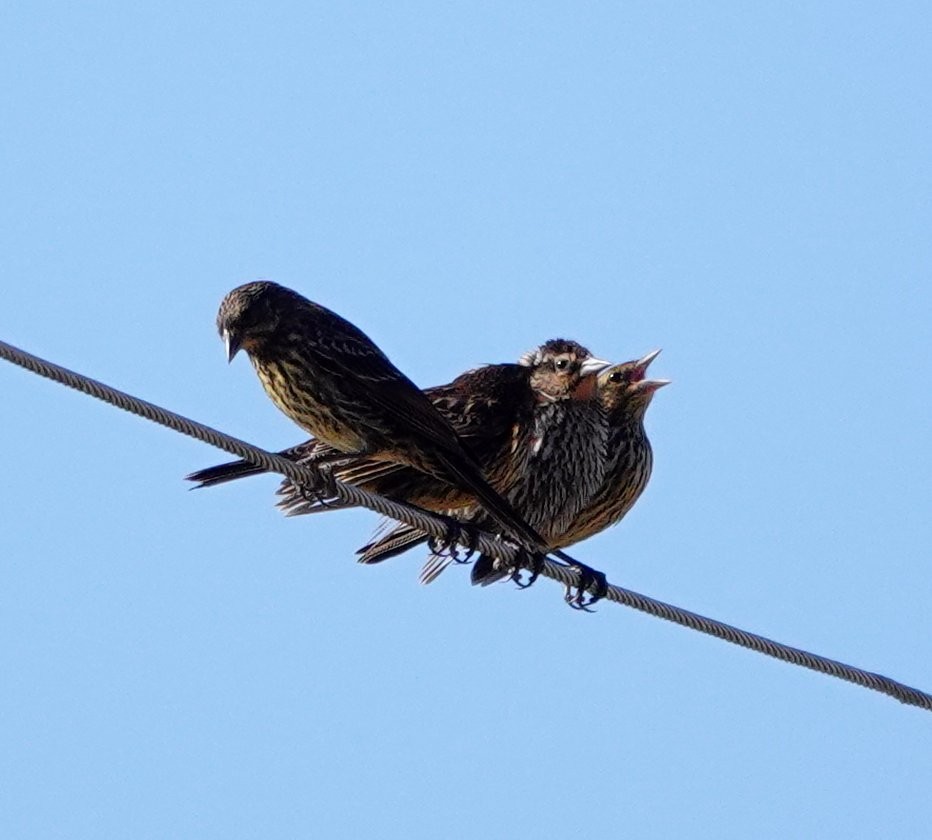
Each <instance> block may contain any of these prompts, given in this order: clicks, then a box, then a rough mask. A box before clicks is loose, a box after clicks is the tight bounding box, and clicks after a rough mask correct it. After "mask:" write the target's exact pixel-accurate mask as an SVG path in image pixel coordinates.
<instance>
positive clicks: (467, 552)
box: [427, 520, 479, 563]
mask: <svg viewBox="0 0 932 840" xmlns="http://www.w3.org/2000/svg"><path fill="white" fill-rule="evenodd" d="M446 528H447V530H446V533H445V534H444V535H443V536H442V537H428V538H427V547H428V548H429V549H430V552H431V554H435V555H436V556H438V557H448V558H449V559H450V560H451V561H453V562H454V563H468V562H469V561H470V560H471V559H472V557H473V555H474V554H475V553H476V548H477V545H478V542H479V534H478V532H477V531H476V529H475V528H472V527H470V526H469V525H463V524H462V523H459V522H454V521H453V520H448V521H447V523H446Z"/></svg>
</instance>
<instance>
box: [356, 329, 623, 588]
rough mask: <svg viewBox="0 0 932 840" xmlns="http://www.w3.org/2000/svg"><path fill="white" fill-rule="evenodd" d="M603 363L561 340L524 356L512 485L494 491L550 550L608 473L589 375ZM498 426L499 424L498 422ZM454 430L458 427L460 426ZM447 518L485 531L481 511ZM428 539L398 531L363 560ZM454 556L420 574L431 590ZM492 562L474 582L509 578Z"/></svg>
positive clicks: (510, 460)
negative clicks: (513, 508) (470, 524)
mask: <svg viewBox="0 0 932 840" xmlns="http://www.w3.org/2000/svg"><path fill="white" fill-rule="evenodd" d="M597 366H599V367H604V366H605V363H604V362H601V361H600V360H597V359H593V358H592V355H591V353H590V352H589V351H588V350H587V349H586V348H584V347H582V346H581V345H580V344H577V343H576V342H572V341H566V340H563V339H555V340H551V341H548V342H546V343H545V344H543V345H541V346H540V347H538V348H537V349H536V350H533V351H531V352H529V353H526V354H525V355H524V356H522V357H521V359H520V361H519V364H518V367H519V368H524V369H525V370H526V371H527V373H526V384H525V386H524V396H523V398H522V404H523V407H522V408H521V411H520V412H519V414H518V415H517V416H516V417H515V419H514V420H512V421H510V422H509V425H510V426H511V428H512V434H511V436H510V437H511V440H510V446H509V448H508V451H507V452H506V453H504V460H505V461H506V463H507V470H506V471H505V473H506V475H507V482H506V483H504V484H499V485H496V489H498V490H499V491H500V492H501V493H503V494H504V495H505V498H507V499H508V501H509V502H511V504H512V505H513V506H514V507H515V509H516V510H517V511H518V512H519V513H520V514H521V516H522V517H524V519H525V520H526V521H527V522H528V523H529V524H530V525H531V526H532V527H533V528H535V530H537V532H538V533H540V534H541V535H542V536H543V537H544V539H546V540H547V543H548V545H550V544H552V543H553V542H554V540H555V538H556V537H558V536H559V535H561V534H562V533H564V532H565V531H566V530H567V529H568V528H569V527H570V524H571V523H572V522H573V521H574V520H575V519H576V517H577V515H578V513H579V511H580V510H582V508H583V507H584V506H585V505H586V504H587V503H588V502H589V501H590V500H591V499H592V497H593V496H594V495H595V493H596V491H597V490H598V489H599V487H600V486H601V484H602V480H603V477H604V474H605V464H606V445H607V436H608V428H607V423H606V421H605V417H604V414H603V413H602V411H601V409H600V407H599V405H598V403H597V402H596V400H595V399H594V398H595V394H596V389H595V385H596V380H595V376H594V375H593V374H592V373H591V371H593V370H597V369H599V367H597ZM498 422H501V418H499V420H498ZM454 425H456V423H455V421H454ZM445 512H446V513H448V514H451V515H453V516H455V517H456V518H458V519H461V520H463V521H467V522H472V523H474V524H477V525H479V526H480V527H488V522H487V520H486V518H485V517H484V516H483V515H482V512H481V511H479V510H478V509H477V508H476V507H475V506H471V507H468V508H461V509H460V510H455V511H454V510H446V511H445ZM424 541H425V537H424V535H423V533H422V532H420V531H418V530H417V529H416V528H412V527H410V526H408V525H403V524H402V525H396V526H395V527H394V528H392V529H390V530H389V531H388V532H387V533H385V534H383V535H381V536H378V537H377V538H376V539H375V540H373V541H372V542H370V543H369V544H367V545H365V546H363V548H361V549H360V551H359V554H360V560H361V561H362V562H364V563H374V562H378V561H379V560H384V559H387V558H388V557H392V556H394V555H396V554H399V553H401V552H402V551H405V550H407V549H408V548H410V547H412V546H414V545H417V544H419V543H422V542H424ZM450 562H452V559H451V557H450V556H449V554H448V553H440V554H437V555H434V556H432V557H431V558H430V559H429V560H428V561H427V564H426V565H425V567H424V569H423V570H422V572H421V580H422V581H423V582H425V583H429V582H430V581H432V580H434V579H435V578H436V577H437V575H438V574H440V572H442V571H443V569H445V568H446V567H447V566H448V565H449V564H450ZM493 565H494V564H492V562H491V560H490V559H489V558H485V560H484V561H483V560H482V558H480V560H477V562H476V563H475V564H474V565H473V571H472V578H473V582H474V583H483V584H486V583H491V582H493V580H498V579H499V578H501V577H503V576H504V575H505V574H506V572H505V571H504V570H501V571H500V572H499V571H496V570H494V569H493V568H492V567H493Z"/></svg>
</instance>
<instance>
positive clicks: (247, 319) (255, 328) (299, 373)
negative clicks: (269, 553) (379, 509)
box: [217, 281, 547, 553]
mask: <svg viewBox="0 0 932 840" xmlns="http://www.w3.org/2000/svg"><path fill="white" fill-rule="evenodd" d="M217 329H218V331H219V332H220V335H221V337H222V338H223V340H224V341H225V343H226V347H227V357H228V359H230V360H232V359H233V357H234V356H235V355H236V353H237V352H238V351H239V350H240V349H243V350H245V351H246V352H247V353H248V354H249V358H250V361H251V362H252V364H253V366H254V367H255V369H256V373H257V374H258V376H259V380H260V381H261V382H262V385H263V387H264V388H265V391H266V393H267V394H268V395H269V397H270V398H271V399H272V401H273V402H274V403H275V404H276V405H277V406H278V407H279V408H280V409H281V410H282V411H283V412H284V413H285V414H286V415H287V416H288V417H290V418H291V419H292V420H294V421H295V422H296V423H297V424H298V425H299V426H301V427H302V428H304V429H306V430H307V431H309V432H310V433H311V434H313V435H314V436H315V437H316V438H317V439H318V440H319V441H321V442H322V443H323V444H326V445H328V446H330V447H331V448H332V450H334V452H333V453H331V456H330V457H328V458H327V460H332V459H333V458H339V457H340V455H341V454H346V455H355V456H364V457H366V458H369V459H372V460H375V461H389V462H394V463H399V464H405V465H408V466H410V467H413V468H414V469H416V470H418V471H420V472H422V473H425V474H426V475H428V476H430V477H432V478H434V479H436V480H438V481H440V482H443V483H445V484H448V485H451V486H452V487H453V488H455V489H456V490H458V491H460V492H462V493H464V494H467V495H468V496H469V497H470V498H475V499H478V500H479V503H480V504H481V505H482V507H483V508H484V509H485V511H486V512H487V513H488V514H489V516H490V517H491V518H492V519H493V520H494V521H495V522H496V523H497V524H498V525H499V527H501V528H502V529H503V530H504V531H505V533H506V534H508V535H509V536H511V537H513V538H515V539H517V540H518V542H519V544H521V545H523V546H524V547H525V548H528V549H530V550H531V551H533V552H543V553H546V552H547V543H546V541H545V540H544V539H543V538H542V537H541V536H540V535H539V534H538V533H537V532H536V531H535V530H534V529H533V528H532V527H531V526H530V525H528V524H527V523H526V522H525V521H524V520H523V519H522V518H521V517H520V516H519V515H518V514H517V513H516V512H515V510H514V509H513V507H512V506H511V505H510V504H509V503H508V502H507V501H506V500H505V499H503V498H502V496H500V495H499V494H498V493H496V492H495V490H494V489H493V488H492V487H490V486H489V484H488V482H487V481H486V479H485V477H484V476H483V473H482V469H481V468H480V466H479V464H478V463H477V462H476V460H475V458H474V456H473V455H472V454H471V453H470V452H469V450H468V449H467V448H466V447H465V446H464V444H463V443H462V442H461V440H460V439H459V437H457V434H456V432H455V431H454V430H453V428H452V427H451V425H450V423H449V422H448V421H447V420H446V419H445V418H444V417H443V416H442V415H441V414H440V413H439V412H438V411H437V410H436V408H434V406H433V405H432V403H431V401H430V399H428V397H427V396H425V394H424V393H423V392H422V391H420V390H419V389H418V388H417V386H416V385H415V384H414V383H413V382H412V381H411V380H410V379H408V377H406V376H405V375H404V374H403V373H402V372H401V371H400V370H398V368H396V367H395V366H394V365H393V364H392V363H391V361H389V359H388V357H387V356H385V354H384V353H383V352H382V351H381V350H380V349H379V348H378V347H377V346H376V345H375V343H374V342H373V341H372V340H371V339H370V338H369V337H368V336H367V335H366V334H365V333H363V332H362V331H361V330H360V329H358V328H357V327H356V326H354V325H353V324H351V323H350V322H349V321H347V320H346V319H344V318H342V317H340V316H339V315H337V314H336V313H335V312H332V311H330V310H329V309H326V308H325V307H323V306H320V305H319V304H316V303H313V302H311V301H309V300H308V299H307V298H305V297H303V296H301V295H299V294H298V293H297V292H294V291H292V290H291V289H287V288H285V287H283V286H279V285H278V284H276V283H270V282H267V281H261V282H255V283H247V284H245V285H243V286H239V287H238V288H236V289H234V290H233V291H231V292H230V293H229V294H228V295H227V296H226V297H225V298H224V299H223V301H222V303H221V304H220V311H219V313H218V315H217Z"/></svg>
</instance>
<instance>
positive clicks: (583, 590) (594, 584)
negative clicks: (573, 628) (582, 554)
mask: <svg viewBox="0 0 932 840" xmlns="http://www.w3.org/2000/svg"><path fill="white" fill-rule="evenodd" d="M570 568H571V569H572V570H573V571H574V572H576V573H577V574H578V575H579V580H578V582H577V583H576V585H575V586H571V585H569V584H567V586H566V592H565V594H564V596H563V597H564V600H565V601H566V603H567V604H569V605H570V606H571V607H572V608H573V609H574V610H580V611H582V612H595V610H593V609H592V606H593V604H595V603H596V602H598V601H601V600H602V599H603V598H604V597H605V596H606V594H607V593H608V580H607V579H606V577H605V573H604V572H600V571H598V570H597V569H593V568H592V567H591V566H587V565H586V564H585V563H580V562H578V561H573V563H572V565H571V566H570Z"/></svg>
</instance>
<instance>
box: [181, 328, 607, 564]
mask: <svg viewBox="0 0 932 840" xmlns="http://www.w3.org/2000/svg"><path fill="white" fill-rule="evenodd" d="M607 366H608V363H607V362H604V361H602V360H600V359H595V358H593V357H592V354H591V353H590V352H589V351H588V350H586V349H585V348H584V347H582V346H581V345H579V344H577V343H576V342H572V341H566V340H563V339H553V340H551V341H548V342H546V343H545V344H543V345H541V347H539V348H537V349H536V350H534V351H532V352H530V353H527V354H525V355H524V356H523V357H522V358H521V360H520V362H519V364H500V365H487V366H485V367H481V368H478V369H476V370H473V371H469V372H467V373H464V374H462V375H460V376H458V377H457V378H456V379H455V380H453V382H451V383H449V384H448V385H441V386H437V387H435V388H428V389H427V390H426V391H425V394H426V395H427V397H428V398H429V399H430V401H431V402H432V403H433V405H434V407H435V408H436V409H437V410H438V411H439V412H440V413H441V414H442V415H444V417H446V418H447V420H448V421H449V422H450V424H451V426H452V427H453V428H454V430H455V431H456V432H457V434H458V435H459V437H460V438H461V440H463V442H464V443H465V444H466V445H467V446H468V447H469V449H470V450H471V451H472V452H473V453H474V454H475V455H476V457H477V459H478V461H479V464H480V466H481V467H482V469H483V471H484V473H485V474H486V476H487V478H488V480H489V482H490V484H491V485H492V487H493V488H494V489H495V490H497V491H498V492H500V493H503V494H507V495H510V494H511V493H514V494H515V496H516V498H518V499H519V500H521V503H522V504H527V505H528V506H529V508H531V509H532V510H531V513H532V514H533V517H534V519H535V521H537V522H540V523H543V525H544V526H546V528H548V529H552V527H553V526H552V521H553V520H561V519H567V520H572V518H573V517H574V516H575V514H576V512H578V510H579V509H580V508H581V507H582V505H583V504H584V503H585V501H587V500H588V497H589V496H591V495H592V493H594V491H595V490H596V489H597V488H598V487H599V486H600V484H601V476H602V473H603V468H602V464H603V463H604V458H605V455H604V447H605V443H606V435H607V428H606V425H605V423H604V421H603V419H602V416H601V414H600V413H599V412H598V411H597V407H596V405H595V403H594V402H593V397H594V395H595V386H596V380H595V374H596V373H597V372H598V371H599V370H602V369H604V368H606V367H607ZM575 402H579V403H580V404H581V406H583V407H582V408H580V409H579V410H577V407H576V406H575V405H573V403H575ZM590 444H592V445H591V446H590ZM564 446H565V447H566V448H569V449H572V450H575V451H577V454H580V453H581V457H579V458H578V459H577V460H576V461H574V462H572V463H569V464H567V465H566V466H565V467H561V468H560V469H556V470H553V471H551V470H550V469H549V467H547V466H546V465H548V464H549V462H550V460H551V459H554V458H556V459H557V460H558V461H559V458H558V456H559V453H560V451H561V448H562V447H564ZM332 451H333V450H332V448H331V447H329V446H328V445H327V444H323V443H321V442H320V441H316V440H311V441H308V442H306V443H304V444H300V445H299V446H296V447H292V448H291V449H288V450H285V451H284V452H282V453H281V454H282V455H284V456H285V457H289V458H293V459H295V460H299V461H301V462H311V461H313V460H314V459H315V458H320V457H321V456H323V457H327V456H328V455H329V454H330V453H332ZM586 451H589V452H590V454H589V455H588V456H586V454H585V453H586ZM541 465H543V472H542V474H541V476H537V477H531V478H530V479H528V478H526V477H524V476H522V475H521V474H520V471H522V470H526V469H528V467H529V466H531V467H534V466H541ZM558 466H559V464H558ZM262 471H263V470H262V468H261V467H257V466H255V465H253V464H250V463H248V462H245V461H236V462H232V463H228V464H221V465H219V466H217V467H210V468H208V469H205V470H200V471H198V472H196V473H192V474H191V475H190V476H188V478H189V479H191V480H193V481H198V482H200V485H199V486H210V485H212V484H219V483H222V482H225V481H229V480H232V479H235V478H240V477H243V476H246V475H252V474H256V473H260V472H262ZM332 474H333V476H334V477H335V478H337V479H339V480H340V481H344V482H348V483H351V484H355V485H357V486H359V487H362V488H363V489H366V490H369V491H370V492H373V493H378V494H379V495H383V496H387V497H389V498H394V499H399V500H402V501H406V502H409V503H412V504H416V505H418V506H420V507H424V508H427V509H429V510H433V511H437V512H444V513H448V514H456V515H458V516H460V517H463V518H467V519H468V518H471V517H474V516H475V514H476V512H477V511H476V508H475V501H476V499H475V496H473V495H472V494H469V493H465V492H462V491H460V490H458V489H457V488H454V487H452V486H451V485H449V484H448V483H447V482H444V481H439V480H437V479H436V478H434V477H432V476H429V475H427V474H425V473H423V472H420V471H418V470H414V469H412V468H410V467H407V466H404V465H401V464H392V463H388V462H384V461H382V462H380V461H374V460H372V459H371V458H366V457H350V458H346V459H344V460H341V461H338V462H336V463H334V464H333V472H332ZM575 487H579V488H581V492H579V493H577V492H576V491H575V490H574V488H575ZM582 493H584V494H585V496H583V495H582ZM279 494H280V495H282V496H283V499H282V501H281V502H280V503H279V505H280V506H281V507H282V508H283V509H285V510H286V512H287V513H288V514H289V515H298V514H304V513H315V512H320V511H326V510H331V509H333V508H334V507H341V506H342V503H340V502H338V501H337V500H335V499H325V500H323V501H321V500H318V499H316V498H310V499H309V498H307V497H306V495H305V494H304V492H303V491H302V489H301V488H300V487H295V486H294V485H293V484H292V483H291V482H290V481H288V480H287V479H286V480H285V481H283V482H282V485H281V489H280V490H279ZM535 505H537V506H538V507H540V508H542V509H546V511H550V513H546V512H543V513H542V512H541V511H535V510H533V508H534V506H535ZM525 515H528V514H525ZM425 539H426V538H425V536H424V534H423V533H422V532H421V531H419V530H418V529H415V528H409V527H408V526H404V525H398V526H396V527H395V528H394V529H392V530H391V531H390V532H389V533H388V534H387V535H386V536H384V537H383V538H381V539H379V540H377V541H375V542H373V543H372V544H370V545H369V546H366V547H365V548H364V549H362V550H361V552H360V553H361V554H362V557H361V558H360V559H361V561H362V562H369V563H372V562H378V561H380V560H385V559H387V558H388V557H392V556H394V555H395V554H399V553H401V552H402V551H405V550H407V549H408V548H410V547H412V546H414V545H417V544H419V543H421V542H424V541H425ZM443 565H444V567H445V565H446V564H445V563H444V564H443ZM436 574H439V570H435V571H434V573H433V574H431V575H430V578H429V579H432V578H433V577H435V576H436Z"/></svg>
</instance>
